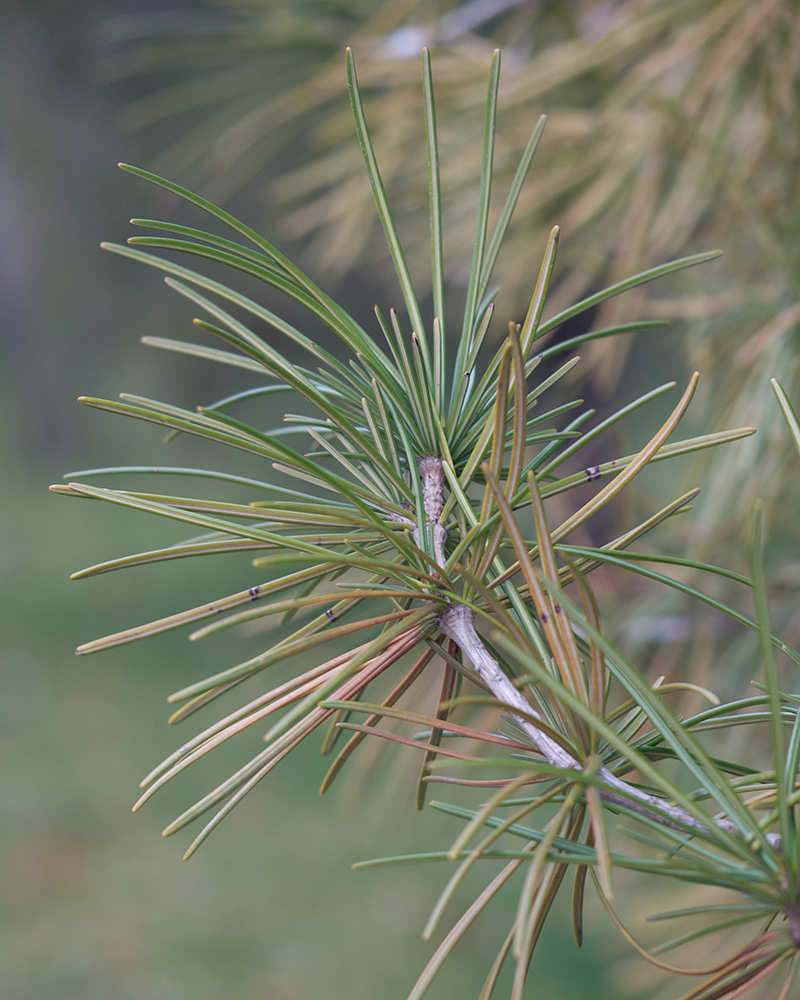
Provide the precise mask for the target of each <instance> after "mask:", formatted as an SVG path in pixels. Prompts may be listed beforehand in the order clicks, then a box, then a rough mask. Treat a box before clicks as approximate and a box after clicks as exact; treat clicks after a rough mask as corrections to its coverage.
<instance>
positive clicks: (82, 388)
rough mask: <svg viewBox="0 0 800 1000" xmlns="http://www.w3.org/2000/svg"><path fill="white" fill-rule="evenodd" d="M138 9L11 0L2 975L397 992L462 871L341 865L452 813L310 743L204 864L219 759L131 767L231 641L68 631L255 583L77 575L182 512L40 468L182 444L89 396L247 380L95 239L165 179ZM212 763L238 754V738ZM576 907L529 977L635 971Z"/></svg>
mask: <svg viewBox="0 0 800 1000" xmlns="http://www.w3.org/2000/svg"><path fill="white" fill-rule="evenodd" d="M138 6H142V7H144V6H147V7H148V8H149V9H153V8H157V7H158V6H159V5H158V3H150V4H147V5H145V4H141V5H138ZM171 6H173V7H174V6H176V5H174V4H173V5H171ZM136 9H137V4H135V3H132V2H119V3H113V2H100V0H70V2H68V3H64V2H58V0H18V2H15V0H5V3H4V4H2V5H0V232H1V233H2V242H0V303H1V304H2V311H1V313H0V314H1V315H2V317H3V333H2V340H1V341H0V351H1V352H2V363H1V364H0V415H1V416H2V420H1V421H0V454H1V455H2V466H1V467H2V478H1V479H0V491H2V492H1V494H0V502H2V507H3V514H2V524H3V532H2V555H1V556H0V572H1V573H2V588H3V596H2V616H3V617H2V634H3V652H4V655H3V657H2V701H0V713H1V715H2V724H0V741H1V742H2V760H3V767H2V794H1V795H0V847H1V850H0V886H1V887H2V891H1V892H0V929H1V930H0V969H2V973H1V974H0V978H1V980H2V988H1V989H0V992H2V995H3V997H4V998H7V1000H49V998H53V1000H55V998H57V1000H188V998H190V997H191V998H192V1000H212V998H214V1000H217V998H219V997H223V996H224V997H226V998H229V1000H255V998H265V1000H266V998H269V1000H318V998H319V1000H321V998H323V997H325V998H330V997H337V998H339V997H341V998H345V997H347V998H348V1000H361V998H364V1000H366V998H368V997H369V998H374V997H387V998H388V997H397V998H402V997H404V996H405V995H406V993H407V991H408V990H409V989H410V987H411V985H412V984H413V982H414V980H415V979H416V976H417V974H418V973H419V971H420V970H421V969H422V967H423V965H424V963H425V961H426V960H427V958H428V956H429V955H430V953H431V950H432V948H431V946H430V945H426V944H423V943H422V942H421V941H420V939H419V932H420V930H421V927H422V925H423V923H424V921H425V919H426V916H427V913H428V911H429V908H430V906H431V905H432V904H433V902H434V900H435V898H436V895H437V894H438V890H439V888H440V887H441V885H442V884H443V883H444V879H445V872H444V871H443V870H442V869H438V868H437V869H434V868H427V869H426V868H421V867H408V868H402V869H401V868H394V869H379V870H370V871H359V872H351V871H350V868H349V866H350V864H351V863H352V862H354V861H357V860H359V859H362V858H365V857H373V856H379V855H383V854H392V853H398V852H401V851H403V850H409V849H410V848H411V847H412V845H414V846H417V847H429V848H431V849H439V848H441V847H442V846H444V845H445V844H446V843H448V842H449V841H448V838H449V837H450V836H451V835H452V834H453V833H454V832H455V827H454V826H450V825H449V822H450V821H448V820H445V819H442V818H441V817H438V816H437V815H436V814H432V813H431V811H430V810H428V811H426V813H424V814H422V815H420V816H417V815H411V816H409V817H405V810H399V809H391V808H389V809H386V808H385V806H386V804H387V801H390V800H391V798H392V797H393V794H394V788H393V787H392V785H391V782H392V781H394V780H395V777H396V774H395V772H394V771H393V770H392V769H391V767H390V768H388V769H387V771H386V782H387V788H386V789H384V794H383V795H381V794H380V793H379V794H377V795H374V796H372V797H368V798H366V799H365V800H363V801H361V800H359V799H358V798H357V796H356V795H355V794H353V793H348V791H347V790H346V789H345V788H344V785H343V790H340V791H339V792H338V793H337V792H336V791H334V793H333V794H332V795H331V796H330V797H329V798H327V799H325V800H320V799H319V797H318V795H317V787H318V785H319V781H320V779H321V776H322V775H323V773H324V765H323V762H322V761H320V759H319V757H318V756H316V752H315V747H314V746H313V745H309V746H308V747H306V748H303V749H301V750H300V751H299V752H298V753H296V754H294V755H292V757H291V758H290V759H289V760H288V761H287V762H286V763H285V764H283V765H282V766H281V768H279V769H278V770H277V771H276V772H275V773H274V774H272V775H271V776H270V778H269V779H268V780H267V781H265V782H264V783H263V784H262V786H261V787H260V788H259V789H258V791H257V792H256V793H255V794H254V795H252V796H251V797H250V799H249V801H248V802H247V803H245V804H244V805H243V806H242V807H240V808H239V809H238V810H236V812H235V814H234V815H233V816H232V817H231V818H230V819H229V820H228V821H227V822H226V823H225V825H224V827H223V828H222V829H221V830H220V831H219V832H218V833H217V834H216V835H215V836H214V837H212V838H211V839H210V841H209V842H208V844H207V845H206V846H205V847H204V848H203V850H202V851H200V853H199V854H198V855H197V856H196V857H195V858H194V859H193V860H192V861H191V862H190V863H188V864H184V863H183V862H182V861H181V860H180V855H181V853H182V846H181V844H180V843H178V842H177V838H176V839H172V840H163V839H162V838H161V837H160V830H161V829H162V828H163V826H164V825H166V823H167V822H168V821H169V820H171V819H172V818H173V816H174V815H175V814H176V805H179V804H180V802H181V801H184V798H185V801H187V802H188V801H189V799H190V798H191V796H193V795H194V794H196V793H197V792H198V791H199V790H201V789H205V788H206V787H208V781H209V780H210V779H209V775H208V773H207V772H202V771H200V772H198V774H197V776H191V777H188V779H187V781H186V782H184V784H183V786H182V787H181V788H179V789H178V790H177V792H176V793H175V795H174V796H173V795H172V794H168V795H166V796H165V797H163V798H159V797H156V799H155V800H154V801H153V802H152V803H151V804H150V805H148V807H147V808H146V809H145V810H144V811H143V812H142V813H140V814H138V815H136V816H133V815H132V814H131V812H130V806H131V803H132V802H133V801H134V800H135V798H136V796H137V786H138V782H139V780H140V779H141V778H142V776H143V775H144V774H145V773H147V771H148V770H149V769H150V768H151V767H152V766H153V765H154V764H155V763H157V761H158V760H160V759H161V758H162V757H163V756H164V755H165V754H166V753H168V752H170V751H171V750H172V749H174V747H175V745H176V743H175V741H176V739H179V738H180V734H176V733H175V732H174V731H171V730H169V729H168V728H167V726H166V718H167V715H168V711H167V706H166V704H165V697H166V695H167V694H168V693H169V692H170V691H172V690H174V689H175V688H176V687H178V686H181V685H182V684H185V683H188V682H189V681H190V680H191V679H194V678H197V677H199V676H202V675H203V674H204V673H206V672H207V671H209V669H212V668H213V667H214V666H215V665H216V662H217V661H215V660H214V648H213V647H210V648H209V649H205V648H201V649H197V648H192V647H189V645H188V643H187V642H186V640H185V636H184V635H180V636H176V637H169V638H161V639H158V640H155V641H151V642H150V643H148V644H144V645H141V646H135V647H129V648H123V649H120V650H115V651H112V652H110V653H105V654H100V655H99V656H97V657H92V658H86V659H76V658H75V657H74V655H73V652H72V650H73V649H74V647H75V646H76V645H77V644H78V643H80V642H83V641H85V640H87V639H90V638H93V637H96V636H98V635H101V634H105V633H107V632H109V631H113V630H115V629H118V628H122V627H125V626H128V625H131V624H134V623H136V622H139V621H144V620H147V619H149V618H150V617H155V616H159V615H161V614H164V613H168V612H169V611H170V610H178V609H179V608H182V607H185V606H189V604H190V603H194V602H195V601H200V600H205V599H207V598H208V597H210V596H214V595H216V594H218V593H224V592H226V587H228V586H232V587H237V588H238V586H240V584H241V574H242V566H243V565H244V566H246V557H244V556H243V557H242V558H241V560H240V561H238V563H237V561H236V560H232V561H231V562H230V563H228V564H227V565H226V564H225V563H224V562H220V561H217V562H215V563H213V564H211V563H207V564H205V565H200V564H197V563H194V564H192V565H186V566H183V567H177V568H174V567H170V568H169V569H168V571H167V572H163V570H156V571H154V572H150V571H148V570H147V569H139V570H138V571H134V572H132V573H130V574H128V575H126V576H124V577H123V576H120V577H114V576H108V577H106V576H102V577H100V578H98V579H95V580H90V581H84V582H79V583H78V582H70V581H69V580H68V575H69V573H70V572H72V571H74V570H76V569H79V568H81V567H83V566H86V565H89V564H91V563H92V562H96V561H99V560H101V559H104V558H109V557H111V556H113V555H117V554H122V553H124V552H129V551H137V550H140V549H142V548H148V547H151V546H152V545H153V544H154V543H157V542H158V541H167V540H168V539H170V538H175V537H177V536H176V535H175V534H174V531H173V529H171V528H170V526H169V525H163V524H152V523H150V522H148V521H147V520H146V519H145V518H143V517H139V516H127V515H126V514H125V513H124V512H120V511H117V510H112V509H103V508H105V506H106V505H96V504H93V503H91V502H86V503H84V502H71V501H67V500H65V499H63V498H57V497H54V496H52V495H51V494H48V492H47V486H48V484H49V483H50V482H54V481H57V480H58V478H59V476H60V475H61V474H62V473H63V472H65V471H68V470H70V469H80V468H87V467H89V466H96V465H101V464H109V463H115V462H117V461H120V460H122V461H125V462H131V463H137V462H142V463H146V462H153V461H164V460H165V459H164V455H163V451H162V445H161V439H160V435H159V434H158V433H157V432H155V431H153V430H152V429H150V428H148V427H145V426H143V425H136V424H134V423H133V422H131V423H130V425H129V424H128V423H127V422H125V421H121V420H118V419H117V418H114V417H109V416H107V415H103V414H99V413H97V412H95V411H88V410H85V409H84V408H82V407H80V406H79V405H77V404H76V403H75V398H76V397H77V396H78V395H79V394H81V393H90V394H95V395H105V396H108V397H113V396H115V395H116V394H117V393H119V392H120V391H123V390H127V391H132V392H137V393H140V394H143V395H152V396H156V397H159V396H161V397H163V398H170V399H177V400H178V401H180V402H182V403H190V404H194V403H195V402H197V401H203V400H206V399H209V398H214V396H215V395H219V394H221V393H224V392H226V391H227V390H228V388H229V384H228V382H226V376H225V373H224V372H223V373H220V372H215V371H213V370H210V369H211V367H212V366H208V368H203V367H202V366H200V365H197V364H186V363H185V362H184V361H181V360H180V359H173V358H170V357H164V356H162V355H161V354H155V353H154V352H152V351H150V350H149V349H147V348H144V347H142V345H141V344H139V337H140V336H141V335H142V334H145V333H146V334H162V335H163V334H168V335H175V336H180V335H181V334H182V333H184V332H186V329H187V327H188V320H189V318H190V315H189V314H188V313H187V312H186V310H185V308H184V307H183V306H182V305H181V303H179V302H177V301H174V297H172V296H170V295H169V294H168V293H167V291H166V290H165V289H163V288H162V286H161V283H160V282H159V280H158V279H157V278H156V277H155V276H154V275H153V273H150V272H148V273H145V269H141V268H137V267H135V266H134V265H131V264H130V263H128V262H125V261H122V260H119V259H116V258H113V257H111V256H110V255H107V254H104V253H103V252H102V251H101V250H100V249H99V247H98V244H99V242H100V240H101V239H112V240H114V239H115V240H119V241H121V240H122V239H123V238H124V237H125V235H126V234H127V228H128V227H127V219H128V217H129V216H131V215H134V214H136V215H147V214H148V210H150V211H152V210H154V206H153V201H152V199H153V195H152V192H150V191H148V190H147V189H146V188H145V187H144V186H143V185H137V184H136V182H135V181H133V180H132V179H131V178H127V177H125V176H123V175H122V174H121V172H120V171H118V170H117V169H116V167H115V164H116V162H117V161H118V160H128V161H131V162H141V159H142V151H141V150H140V149H139V148H138V146H137V140H136V138H135V137H131V136H130V135H129V134H125V133H124V132H123V131H122V130H121V129H119V128H118V127H117V124H116V122H117V119H118V113H119V107H118V103H119V101H120V100H121V96H120V94H119V93H117V92H115V91H113V90H110V89H109V88H105V87H103V86H101V85H100V84H98V82H97V80H96V73H95V66H96V63H97V59H98V52H97V35H98V30H99V29H100V28H101V26H102V24H103V22H104V21H105V19H106V18H108V17H109V16H111V15H115V14H120V13H123V14H124V13H128V12H130V11H134V10H136ZM235 207H237V208H239V209H240V210H242V211H244V210H243V209H242V208H241V205H237V206H235ZM155 208H156V209H157V208H158V206H155ZM259 212H263V206H261V205H259ZM368 298H369V301H370V302H371V301H372V299H373V296H372V293H371V292H370V294H369V296H368ZM230 384H231V385H232V384H235V383H233V382H231V383H230ZM170 460H171V459H170ZM212 574H213V575H212ZM214 766H215V767H217V768H218V770H217V771H215V772H214V773H216V774H220V773H224V769H225V767H226V761H225V760H224V759H220V760H218V761H216V762H215V765H214ZM397 780H398V781H399V782H400V785H401V786H402V781H401V780H400V779H399V778H398V779H397ZM193 783H194V784H193ZM378 792H380V790H378ZM182 797H184V798H182ZM176 799H177V802H176ZM404 817H405V818H404ZM505 916H507V914H505ZM503 920H504V913H503V907H502V906H499V907H498V908H497V909H496V910H494V911H492V912H491V913H490V915H489V917H488V919H487V920H485V921H483V922H482V923H481V925H480V927H479V928H478V930H477V931H476V932H473V934H472V936H471V938H470V939H469V940H468V946H467V947H463V948H461V949H460V950H459V953H458V954H457V956H456V959H455V960H454V961H452V962H450V963H449V964H448V967H447V968H446V969H445V971H444V973H443V975H442V976H441V978H440V979H439V980H438V981H437V982H436V984H435V985H434V987H433V988H432V990H431V993H430V996H431V997H432V998H441V1000H445V998H456V997H458V998H462V997H470V996H476V995H477V993H478V992H479V989H480V985H481V984H482V982H483V978H484V976H485V974H486V971H487V969H488V966H489V965H490V963H491V961H492V959H493V957H494V954H495V951H496V949H497V947H498V944H499V940H500V938H501V936H502V935H503V934H504V923H503ZM566 928H567V921H566V918H564V919H563V920H562V921H561V932H563V933H561V932H560V931H559V929H558V928H556V929H554V930H552V931H551V933H550V937H549V938H548V940H546V941H545V942H544V943H543V944H544V946H543V947H542V948H541V950H540V952H539V953H538V954H537V957H536V960H535V961H536V967H537V973H536V975H535V977H534V979H533V980H532V983H531V995H533V994H534V993H535V994H536V995H545V996H556V995H557V996H559V997H560V998H563V1000H568V998H569V997H572V996H574V997H583V996H586V994H587V991H588V990H589V989H591V991H592V995H593V996H594V997H596V998H598V1000H600V998H601V997H603V996H613V995H617V991H616V990H612V989H611V987H610V986H609V989H608V990H607V991H604V979H603V973H602V972H601V971H600V967H599V965H598V964H596V962H595V961H594V959H596V958H597V955H596V953H593V947H594V948H595V949H598V948H600V947H601V946H603V943H602V942H595V943H594V944H593V942H591V941H590V942H589V944H588V945H587V946H585V947H584V949H583V950H582V951H581V952H580V953H577V952H575V950H574V947H573V945H572V943H571V941H570V940H569V937H568V933H567V930H566ZM606 944H607V942H606Z"/></svg>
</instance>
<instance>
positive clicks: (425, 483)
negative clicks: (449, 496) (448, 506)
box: [417, 455, 444, 521]
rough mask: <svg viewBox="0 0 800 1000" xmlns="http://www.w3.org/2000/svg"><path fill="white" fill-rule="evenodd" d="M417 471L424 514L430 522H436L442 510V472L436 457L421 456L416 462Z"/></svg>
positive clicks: (439, 459)
mask: <svg viewBox="0 0 800 1000" xmlns="http://www.w3.org/2000/svg"><path fill="white" fill-rule="evenodd" d="M417 471H418V472H419V474H420V476H421V477H422V499H423V502H424V504H425V513H426V514H427V515H428V517H429V518H430V519H431V521H438V520H439V518H440V517H441V516H442V511H443V510H444V470H443V469H442V460H441V458H439V456H438V455H423V456H422V458H420V459H418V460H417Z"/></svg>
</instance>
